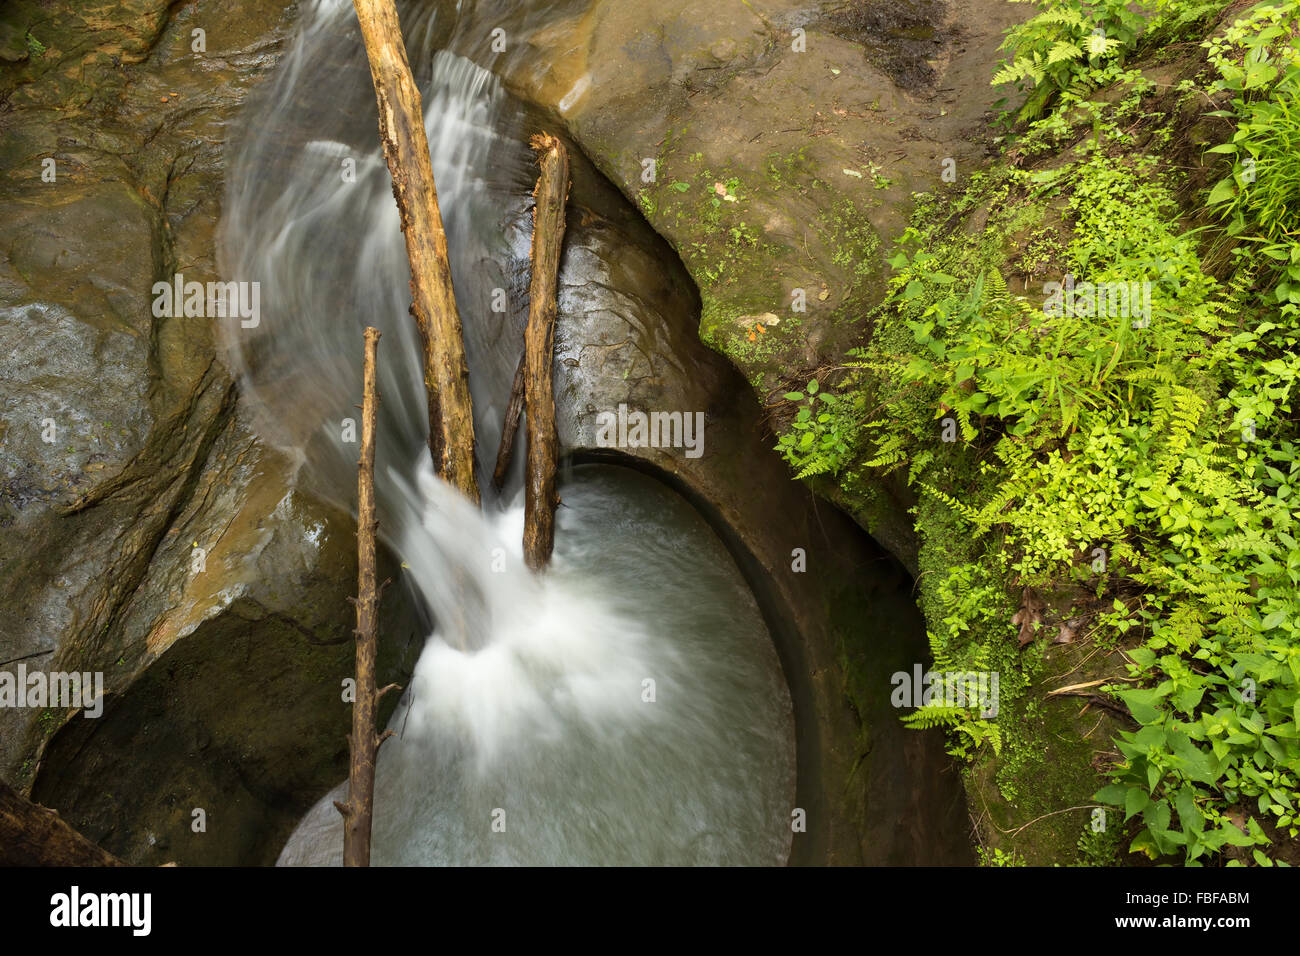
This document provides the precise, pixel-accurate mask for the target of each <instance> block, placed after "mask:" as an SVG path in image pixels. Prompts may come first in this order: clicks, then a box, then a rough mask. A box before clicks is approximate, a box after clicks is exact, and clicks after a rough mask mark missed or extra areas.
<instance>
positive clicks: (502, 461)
mask: <svg viewBox="0 0 1300 956" xmlns="http://www.w3.org/2000/svg"><path fill="white" fill-rule="evenodd" d="M526 367H527V363H526V356H525V355H524V354H522V353H521V354H520V356H519V364H518V365H516V366H515V378H514V381H513V382H511V384H510V401H509V403H508V404H507V405H506V419H505V422H504V424H503V425H502V428H501V445H500V447H498V448H497V466H496V467H495V468H494V469H492V487H493V488H495V489H496V490H497V491H500V490H501V489H502V488H504V487H505V484H506V474H507V472H509V471H510V461H511V459H512V458H513V457H514V452H515V434H516V433H517V432H518V431H519V413H520V412H522V411H523V410H524V371H525V369H526Z"/></svg>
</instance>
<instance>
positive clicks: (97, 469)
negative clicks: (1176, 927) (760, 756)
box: [0, 0, 416, 863]
mask: <svg viewBox="0 0 1300 956" xmlns="http://www.w3.org/2000/svg"><path fill="white" fill-rule="evenodd" d="M73 6H75V8H76V9H69V7H73ZM0 17H2V22H3V25H4V34H3V38H2V39H3V41H4V42H3V43H2V44H0V49H3V56H2V57H0V154H2V155H0V164H2V165H3V166H4V168H5V170H6V176H5V178H4V179H3V180H0V250H2V252H3V254H2V255H0V340H2V341H3V342H4V343H5V346H6V348H7V349H8V351H9V354H10V361H9V365H8V366H7V368H6V375H5V377H4V379H3V381H0V594H2V595H3V598H0V661H3V662H5V663H4V664H3V665H0V666H3V667H6V668H7V669H11V670H12V669H13V668H14V667H15V666H16V663H15V662H17V661H22V662H23V663H24V664H25V665H26V666H27V667H28V668H29V669H30V668H37V667H39V668H41V669H43V670H47V671H59V670H69V671H71V670H76V671H92V672H94V671H100V672H102V673H103V674H104V686H105V690H106V692H107V701H106V705H105V713H104V715H103V716H102V717H100V718H97V719H86V718H83V717H81V716H78V715H76V714H75V713H74V712H71V711H67V710H63V709H55V708H3V709H0V773H3V774H4V775H5V777H6V778H7V779H9V780H11V781H13V782H15V783H16V784H18V785H19V786H22V787H26V788H30V787H32V786H33V783H34V781H35V791H36V793H37V794H38V797H39V799H42V800H44V801H46V802H47V803H50V804H51V805H53V806H55V807H58V808H59V809H61V810H62V811H63V812H64V813H65V815H66V816H67V817H68V819H69V820H70V821H71V822H73V823H74V824H75V825H78V826H81V827H83V828H84V829H85V831H86V832H87V834H88V835H90V836H91V837H92V838H93V839H102V840H103V841H104V844H105V845H106V846H112V847H113V849H114V851H115V852H119V853H121V854H122V855H123V856H125V857H127V858H128V859H131V860H133V861H138V862H145V861H150V862H153V861H157V860H162V859H179V860H182V861H184V862H190V863H201V862H234V861H235V860H236V858H238V859H241V860H245V861H247V860H252V859H260V858H265V857H266V855H267V854H268V853H269V854H270V858H272V859H273V858H274V853H275V852H276V851H277V850H278V845H271V844H266V843H265V841H266V840H267V839H270V840H271V843H272V844H274V843H275V841H276V839H277V836H276V832H277V831H276V826H277V825H278V821H279V820H280V816H277V814H283V813H286V812H290V811H289V810H285V809H284V808H286V807H287V808H293V807H296V806H297V803H295V800H298V801H299V802H301V800H307V801H308V803H309V802H310V799H314V796H315V795H316V794H312V795H310V797H305V796H300V795H299V790H300V789H301V788H302V787H304V786H309V782H310V781H313V780H315V779H316V776H319V775H321V774H322V773H324V771H323V770H322V769H321V763H322V760H323V759H325V758H324V757H322V754H324V755H327V757H328V759H327V760H326V763H330V761H337V756H338V750H339V748H340V747H342V746H343V744H342V740H343V733H344V732H345V729H346V728H345V726H344V725H345V723H346V706H345V705H343V704H342V703H341V701H340V699H339V695H338V693H337V692H336V691H335V690H334V688H337V687H338V686H339V683H340V681H341V679H342V678H343V677H344V676H345V675H347V674H348V673H349V671H350V670H351V667H350V656H351V655H350V649H349V648H348V647H346V645H345V643H341V642H346V639H347V636H348V635H347V622H348V620H349V616H350V615H351V613H352V612H351V608H350V606H348V605H347V603H346V596H347V595H349V594H351V593H352V591H353V589H354V588H355V583H354V581H355V555H354V553H353V552H352V551H351V550H350V547H351V542H352V530H351V526H350V519H348V518H347V517H346V516H341V515H339V514H336V513H333V512H331V511H329V510H328V509H325V508H323V506H321V505H320V504H317V503H315V502H313V501H311V500H310V499H309V498H307V497H306V496H303V495H300V494H296V493H294V492H293V491H292V484H291V470H290V469H289V468H288V466H287V464H286V463H285V462H284V461H282V460H280V459H279V458H278V457H277V456H275V455H274V454H273V453H271V452H269V451H268V450H267V449H266V448H265V447H263V446H262V445H261V444H260V443H259V442H258V441H257V440H256V439H255V438H254V437H253V436H252V434H251V432H250V431H249V430H248V428H247V427H246V426H245V424H244V423H243V421H242V420H241V415H240V412H239V410H238V403H237V400H236V389H235V386H234V383H233V380H232V379H231V377H230V376H229V375H228V373H227V372H226V371H225V370H224V369H223V368H222V367H221V365H220V363H219V362H218V361H217V360H216V348H215V346H214V328H213V323H214V321H219V320H209V319H203V318H188V319H187V318H157V317H154V316H153V314H152V309H151V304H152V295H151V287H152V284H153V282H154V281H157V280H160V279H169V278H170V277H171V276H172V275H173V274H175V273H177V272H181V273H184V274H185V275H186V277H187V278H190V279H197V280H199V281H207V280H212V279H215V278H216V267H215V264H214V253H213V235H214V229H215V225H216V222H217V220H218V218H219V216H220V208H219V205H218V198H219V197H220V194H221V189H220V183H221V179H222V175H223V146H224V136H225V133H224V130H225V125H226V123H227V122H228V121H229V119H230V117H231V116H232V115H233V113H234V111H235V110H236V109H237V108H238V106H239V104H240V103H241V102H242V101H243V99H244V97H245V96H246V94H247V91H248V89H249V88H250V87H251V86H252V85H253V84H255V83H256V82H257V81H258V80H259V78H261V77H262V76H264V75H265V73H266V72H267V71H268V70H269V69H270V67H271V66H272V65H273V64H274V63H275V61H276V58H277V54H278V51H279V48H280V44H281V42H282V39H283V36H284V31H285V29H286V27H287V26H288V23H289V10H288V5H287V4H285V3H283V2H264V3H258V2H233V0H229V2H217V3H210V4H204V6H203V7H202V9H198V8H196V7H194V6H193V5H187V6H177V5H175V4H168V3H164V2H159V0H134V2H131V0H121V2H103V3H85V4H78V5H69V4H62V5H51V4H45V3H23V2H19V3H13V4H9V5H7V6H6V8H5V9H4V11H3V13H2V14H0ZM196 30H201V31H202V34H201V38H202V39H201V42H200V35H199V34H195V32H194V31H196ZM15 38H17V39H15ZM196 47H202V49H201V50H200V49H196ZM50 160H52V161H53V162H52V164H51V163H50V162H48V161H50ZM390 614H391V618H390V620H391V622H392V625H393V627H392V634H393V635H399V634H400V635H401V636H400V638H399V637H397V636H394V637H393V638H392V643H391V646H390V647H389V649H388V650H389V653H388V657H389V668H388V673H389V674H390V675H392V676H394V677H396V676H398V675H400V673H401V672H402V669H403V667H406V668H409V666H410V664H411V662H412V659H409V656H404V655H403V654H402V653H400V652H399V650H400V649H401V648H406V647H407V645H408V641H409V634H410V632H411V630H412V622H413V621H415V620H416V616H415V609H414V608H413V607H412V605H411V604H410V602H409V600H407V599H405V598H403V599H400V600H398V599H394V600H393V606H392V608H391V609H390ZM403 628H405V631H403ZM326 673H328V674H332V675H333V678H332V679H331V680H329V681H328V682H325V681H323V679H322V674H326ZM327 691H328V693H327ZM241 715H242V716H241ZM262 718H265V721H266V724H265V726H259V729H258V730H257V731H256V732H254V727H255V722H258V721H260V720H261V719H262ZM307 726H311V727H313V728H316V730H314V731H312V732H311V733H308V732H306V731H305V728H306V727H307ZM60 728H64V729H63V731H62V732H60ZM327 737H328V738H329V740H328V742H326V740H325V738H327ZM191 738H192V739H193V740H198V739H208V740H211V741H213V743H212V744H210V746H211V747H215V748H217V750H216V751H209V752H220V753H221V754H222V757H221V759H219V760H214V761H200V762H198V763H195V762H194V761H193V760H190V761H189V762H187V759H188V758H187V755H193V754H194V752H195V751H194V747H193V746H191V742H192V740H191ZM52 740H53V742H52V743H51V741H52ZM200 765H201V766H200ZM330 766H331V767H332V769H331V770H330V772H329V773H328V774H325V775H326V776H328V777H330V778H331V779H330V782H332V780H333V778H334V777H336V776H337V773H338V769H337V768H338V765H337V763H330ZM38 767H39V769H40V775H39V778H37V770H38ZM321 785H322V786H325V784H324V783H322V784H321ZM181 804H185V805H186V806H187V807H192V806H198V807H206V808H207V810H208V812H209V813H210V814H211V815H212V816H213V818H214V819H223V820H224V821H225V823H224V824H223V825H222V826H221V829H220V832H221V833H224V835H225V836H224V838H222V837H220V836H217V835H216V834H217V830H216V829H214V828H209V831H208V838H207V839H206V840H204V839H201V838H199V837H198V836H197V835H195V838H194V842H193V843H192V844H191V845H189V846H188V847H187V848H185V849H184V850H183V852H182V851H180V850H179V849H178V847H179V844H178V843H177V841H178V840H179V839H180V838H181V837H182V836H183V835H185V834H190V833H192V831H191V829H190V820H189V816H188V810H187V811H186V813H185V814H183V815H182V814H181V813H180V810H179V808H180V806H181ZM182 817H184V818H183V819H182ZM232 828H233V829H232ZM236 830H238V832H239V833H240V834H241V835H240V836H238V837H235V833H236ZM281 836H282V834H281ZM158 841H161V843H159V842H158ZM268 846H269V849H267V847H268ZM157 854H161V855H157ZM232 854H233V855H232Z"/></svg>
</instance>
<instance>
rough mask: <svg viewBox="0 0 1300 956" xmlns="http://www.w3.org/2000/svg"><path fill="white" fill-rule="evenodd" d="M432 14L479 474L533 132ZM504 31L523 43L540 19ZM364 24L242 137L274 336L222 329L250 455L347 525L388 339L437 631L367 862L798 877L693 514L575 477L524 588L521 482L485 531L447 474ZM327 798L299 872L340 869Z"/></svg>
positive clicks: (517, 263)
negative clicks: (370, 399) (369, 348)
mask: <svg viewBox="0 0 1300 956" xmlns="http://www.w3.org/2000/svg"><path fill="white" fill-rule="evenodd" d="M437 6H438V5H423V4H421V5H405V6H400V7H399V12H400V14H401V18H402V26H403V31H404V34H405V36H406V39H407V46H408V50H409V51H410V56H411V61H412V69H413V71H414V73H415V76H416V79H417V82H419V84H420V88H421V91H422V94H423V98H424V109H425V124H426V128H427V130H428V135H429V143H430V151H431V154H432V159H433V169H434V176H435V180H436V182H437V187H438V195H439V202H440V205H441V208H442V214H443V219H444V222H445V224H446V229H447V238H448V246H449V248H450V250H451V257H452V262H451V265H452V274H453V280H454V283H455V289H456V298H457V302H458V305H459V308H460V312H461V317H462V321H463V323H464V327H465V340H466V349H467V352H468V355H469V364H470V382H471V390H472V392H473V397H474V408H475V424H476V433H477V436H478V455H479V464H480V472H481V474H482V475H484V476H486V475H488V474H490V472H491V465H492V459H493V458H494V457H495V452H496V447H497V443H498V441H499V436H500V431H501V421H502V416H503V413H504V404H505V401H506V398H507V397H508V391H509V385H510V379H511V376H512V375H513V371H514V366H515V363H516V361H517V359H518V356H519V350H520V347H521V342H522V334H521V330H522V323H523V311H522V310H523V309H525V308H526V300H527V296H526V291H527V276H528V269H527V256H528V242H529V235H530V231H531V213H530V205H529V204H530V201H531V200H530V193H531V190H532V184H533V178H534V175H535V172H534V170H535V167H534V166H533V163H532V156H531V153H530V152H529V150H528V149H527V147H526V142H527V138H528V134H529V133H531V132H533V131H535V129H534V128H530V120H529V117H528V115H527V114H526V111H525V109H524V108H523V107H522V106H521V105H520V104H519V103H518V102H517V101H515V100H513V99H512V98H511V97H510V96H509V95H508V94H507V93H506V92H505V91H504V90H503V89H502V87H501V85H500V83H499V82H498V81H497V80H496V78H495V77H494V76H493V74H492V73H490V72H488V71H486V70H484V69H482V68H480V67H478V66H476V65H474V64H473V63H471V62H470V61H469V60H467V59H464V58H462V57H460V56H457V55H454V54H452V53H450V52H447V50H446V46H447V45H448V44H449V42H450V39H451V38H453V37H455V36H456V31H457V29H458V25H459V24H460V23H462V22H468V20H472V19H473V17H471V16H469V15H468V14H467V13H466V8H468V7H472V6H473V5H472V4H468V3H466V4H461V5H458V6H459V12H457V13H455V14H452V13H438V14H435V7H437ZM570 6H574V5H570ZM442 7H444V8H450V7H451V5H442ZM512 10H513V11H514V15H516V16H519V17H521V18H524V19H526V20H528V21H529V22H532V23H535V22H536V21H537V19H538V17H544V16H545V15H546V11H547V5H545V4H541V3H533V4H515V5H513V6H512ZM471 12H472V11H471ZM479 12H480V13H481V10H480V11H479ZM438 16H455V17H458V18H461V19H458V20H455V21H451V22H441V23H440V22H439V21H438ZM353 17H354V14H353V11H352V6H351V4H350V3H347V2H341V0H329V2H317V3H314V4H313V3H305V4H304V5H303V9H302V11H301V21H300V23H299V25H298V27H297V29H296V33H295V35H294V37H293V38H292V40H291V41H290V47H289V49H288V50H287V51H286V54H285V56H284V58H283V61H282V63H281V66H280V68H279V70H278V73H277V75H276V76H275V77H274V78H273V79H272V81H271V82H270V83H269V84H268V85H267V87H266V88H265V89H264V90H262V91H261V94H260V95H259V96H258V97H257V98H256V99H255V100H254V101H253V102H252V103H250V105H249V106H248V107H247V108H246V111H245V113H244V114H243V116H242V117H241V119H240V123H239V128H238V129H236V130H235V131H233V134H232V144H233V146H232V161H231V170H230V176H229V180H228V194H227V197H226V202H225V218H224V221H223V223H222V232H221V257H222V262H221V266H222V270H223V272H224V274H225V275H224V277H225V278H227V279H238V280H255V281H258V282H260V283H261V293H262V319H261V323H260V325H259V326H258V327H257V328H255V329H242V328H239V327H238V325H237V324H234V330H233V331H232V332H231V337H230V340H229V341H228V343H227V345H228V350H229V353H230V360H231V362H232V364H233V365H234V367H235V368H236V369H237V371H238V373H239V375H240V378H241V381H242V386H243V397H244V401H245V404H246V406H247V407H248V408H249V409H251V410H252V412H253V415H254V417H255V421H256V425H257V428H258V429H259V432H260V433H261V434H262V436H263V437H264V438H265V439H266V440H267V441H269V442H271V443H273V444H275V445H276V446H278V447H280V448H281V449H283V450H284V451H286V452H287V453H289V454H290V455H291V456H293V458H294V459H295V460H296V461H297V462H298V465H299V468H298V473H297V474H298V478H297V480H298V482H299V484H301V485H302V486H304V487H306V488H308V489H310V490H311V491H313V492H315V493H316V494H319V495H321V496H323V497H326V498H328V499H331V500H334V501H337V502H340V503H341V504H344V505H345V506H347V507H350V508H351V507H353V505H354V501H355V482H356V460H357V453H358V448H359V445H358V444H357V443H355V442H348V441H345V440H344V430H345V425H344V420H345V419H349V418H350V419H354V420H357V430H358V432H359V427H360V426H359V419H360V415H359V413H358V411H357V409H356V408H355V406H356V405H357V404H358V403H359V402H360V398H361V381H360V366H361V343H362V335H361V332H362V329H363V328H364V326H366V325H368V324H369V325H375V326H377V327H378V328H379V329H380V330H381V331H382V332H383V338H382V340H381V342H380V345H379V370H380V371H379V381H380V393H381V404H380V427H379V433H378V438H377V441H378V450H377V457H378V462H379V466H378V470H377V475H376V486H377V494H378V497H379V505H380V522H381V524H380V531H381V534H382V535H383V536H384V538H385V541H386V542H387V543H388V544H389V546H390V547H392V548H393V549H394V550H395V551H396V552H397V554H399V555H400V556H401V558H402V560H403V563H404V566H405V568H406V571H405V585H406V586H411V587H414V588H415V589H416V590H417V591H418V592H419V595H420V597H421V599H422V601H423V603H424V604H425V605H426V606H427V608H428V609H429V611H430V614H431V616H432V620H433V621H434V622H435V623H434V624H433V625H432V628H431V629H432V633H431V634H430V635H429V638H428V641H427V644H426V646H425V649H424V652H423V654H422V656H421V658H420V660H419V663H418V664H417V667H416V673H415V676H414V679H413V680H412V682H411V686H410V687H409V688H408V689H407V690H406V692H405V693H404V694H403V697H402V701H401V703H400V704H399V706H398V709H397V711H396V713H395V714H394V716H393V718H392V721H391V722H390V726H391V727H392V728H393V729H394V730H395V731H397V732H398V736H397V737H396V738H394V739H392V740H390V741H389V742H388V743H387V744H385V745H384V748H383V750H382V751H381V754H380V761H379V767H378V779H377V783H376V800H375V841H374V851H373V853H374V856H373V859H374V861H375V862H376V863H379V864H383V863H393V864H481V863H531V864H560V863H628V864H631V863H662V864H672V863H729V864H777V863H782V862H784V861H785V858H786V856H787V854H788V852H789V846H790V836H791V833H790V820H791V816H790V814H791V809H792V803H793V797H794V743H793V741H794V728H793V718H792V715H791V706H790V699H789V693H788V690H787V688H786V686H785V682H784V678H783V676H782V674H781V670H780V665H779V662H778V661H777V658H776V654H775V651H774V649H773V646H772V643H771V639H770V636H769V635H768V633H767V630H766V628H765V626H764V623H763V620H762V618H761V616H760V614H759V612H758V609H757V606H756V603H755V600H754V597H753V595H752V594H751V593H750V592H749V590H748V588H747V586H746V584H745V582H744V580H743V579H742V577H741V575H740V572H739V571H738V569H737V568H736V566H735V564H734V562H733V561H732V559H731V557H730V555H729V554H728V553H727V551H726V550H725V548H724V547H723V545H722V544H721V542H720V541H719V539H718V538H717V536H716V535H715V533H714V532H713V530H712V529H711V528H710V527H709V526H708V525H707V524H706V523H705V522H704V521H703V519H701V518H700V516H699V515H698V514H697V513H696V512H695V510H694V509H693V508H692V507H691V506H689V505H688V504H687V503H686V502H685V501H684V500H683V499H681V498H680V497H679V496H677V495H676V493H674V492H672V491H670V490H668V489H667V488H666V487H664V486H663V485H661V484H660V483H658V482H656V481H653V480H652V479H649V478H646V477H644V476H642V475H640V474H638V473H636V472H633V471H630V470H628V469H623V468H616V467H609V466H586V467H582V468H577V469H572V470H570V471H569V472H568V473H567V474H566V475H564V476H562V483H561V488H560V493H561V497H562V498H563V501H564V504H563V506H562V507H561V509H560V512H559V521H558V532H557V539H556V554H555V559H554V563H553V566H552V567H551V569H550V570H549V571H548V572H547V573H546V574H544V575H542V576H540V577H539V576H534V575H532V574H530V573H529V572H527V570H526V569H525V568H524V567H523V564H522V556H521V553H520V544H519V542H520V538H521V534H522V526H523V516H522V503H521V497H520V494H521V491H520V484H521V483H520V476H519V468H518V467H516V474H515V475H514V476H513V478H512V480H511V482H510V483H509V484H508V486H507V488H506V491H505V494H504V495H503V496H501V497H500V498H498V497H497V496H495V495H494V494H492V493H491V492H490V489H485V496H484V507H483V510H481V511H480V510H479V509H476V508H473V507H472V506H470V505H469V503H468V502H467V501H465V500H464V499H463V498H461V497H460V496H459V495H457V494H456V493H454V492H453V491H452V490H451V489H449V488H448V487H447V486H446V485H444V484H442V483H441V482H440V481H438V480H437V479H435V478H434V477H433V476H432V474H431V469H430V466H429V460H428V452H427V448H426V445H425V436H426V431H427V417H426V414H427V413H426V409H425V403H424V396H423V384H422V379H421V373H420V367H419V354H420V353H419V344H418V340H417V336H416V333H415V331H414V327H413V323H412V320H411V319H410V317H409V315H408V313H407V307H408V305H409V301H410V299H409V289H408V280H409V273H408V270H407V264H406V255H405V247H404V244H403V241H402V237H401V233H400V230H399V226H398V217H397V211H396V208H395V205H394V202H393V198H392V194H391V188H390V180H389V174H388V170H387V167H386V166H385V164H384V162H383V159H382V155H381V153H380V150H379V145H378V136H377V129H376V123H375V112H374V109H375V108H374V92H373V89H372V87H371V85H370V75H369V71H368V68H367V66H366V61H365V54H364V49H363V47H362V44H361V40H360V35H359V32H358V30H357V28H356V26H355V23H354V20H353ZM480 32H481V31H480ZM476 35H477V34H476ZM435 48H437V49H435ZM589 267H590V266H589V265H584V264H576V265H573V266H566V268H573V269H580V268H589ZM571 278H573V277H571ZM576 279H577V281H579V282H580V281H581V276H578V277H576ZM494 289H504V290H507V293H508V296H507V298H508V301H509V302H510V303H512V305H511V308H509V309H508V310H507V311H506V312H505V313H499V312H493V311H492V308H491V306H492V299H493V290H494ZM633 291H634V290H633ZM562 312H563V310H562ZM561 321H563V315H562V316H561ZM521 432H522V429H521ZM520 449H522V443H521V445H520ZM522 457H523V455H522V451H521V450H520V451H518V452H517V454H516V466H518V465H519V464H521V459H522ZM341 786H345V784H344V785H341ZM340 792H341V790H340V791H336V792H334V793H331V794H329V795H327V796H326V797H324V798H323V799H322V800H321V801H320V802H319V803H318V805H317V806H316V807H315V809H313V810H312V811H311V812H310V813H309V814H308V816H307V817H306V818H305V819H304V820H303V821H302V823H301V824H300V826H299V827H298V829H297V830H296V831H295V833H294V834H293V836H292V837H291V839H290V840H289V843H288V844H287V846H286V847H285V849H284V851H283V854H282V857H281V862H282V863H284V864H330V863H334V864H337V863H339V862H340V861H341V856H342V822H341V818H340V817H339V814H338V812H337V811H336V810H335V809H334V807H333V805H332V801H333V800H334V799H336V798H337V797H338V796H339V793H340Z"/></svg>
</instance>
